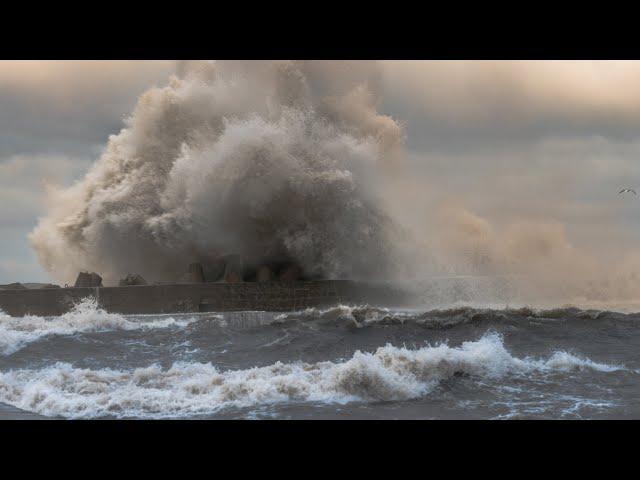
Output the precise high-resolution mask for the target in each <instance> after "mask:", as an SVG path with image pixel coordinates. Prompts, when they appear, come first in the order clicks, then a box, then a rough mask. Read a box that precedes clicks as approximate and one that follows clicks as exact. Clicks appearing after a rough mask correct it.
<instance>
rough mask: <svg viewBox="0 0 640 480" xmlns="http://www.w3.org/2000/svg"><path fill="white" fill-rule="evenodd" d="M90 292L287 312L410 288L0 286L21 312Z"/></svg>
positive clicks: (143, 309) (341, 283)
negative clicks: (29, 287)
mask: <svg viewBox="0 0 640 480" xmlns="http://www.w3.org/2000/svg"><path fill="white" fill-rule="evenodd" d="M87 297H93V298H95V300H96V302H97V304H98V306H99V307H100V308H103V309H104V310H106V311H108V312H114V313H123V314H157V313H189V312H214V311H218V312H225V311H250V310H257V311H274V312H281V311H295V310H301V309H305V308H309V307H323V306H329V305H336V304H340V303H343V304H360V303H368V304H370V305H376V304H379V305H382V304H386V305H400V304H403V303H405V302H406V301H407V298H406V295H405V294H403V293H402V292H400V291H398V290H396V289H393V288H391V287H389V286H385V285H374V284H365V283H361V282H354V281H350V280H318V281H308V282H265V283H257V282H242V283H190V284H171V285H137V286H123V287H95V288H93V287H78V288H76V287H74V288H50V289H49V288H43V289H37V290H0V310H2V311H4V312H5V313H6V314H8V315H11V316H15V317H19V316H24V315H39V316H49V315H62V314H63V313H66V312H68V311H69V310H71V309H72V308H73V306H74V305H75V304H77V303H79V302H80V301H82V300H83V299H85V298H87Z"/></svg>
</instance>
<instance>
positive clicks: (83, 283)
mask: <svg viewBox="0 0 640 480" xmlns="http://www.w3.org/2000/svg"><path fill="white" fill-rule="evenodd" d="M74 286H75V287H76V288H80V287H101V286H102V277H101V276H100V275H98V274H97V273H95V272H80V273H79V274H78V278H76V283H75V285H74Z"/></svg>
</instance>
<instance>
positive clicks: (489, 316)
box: [273, 305, 640, 328]
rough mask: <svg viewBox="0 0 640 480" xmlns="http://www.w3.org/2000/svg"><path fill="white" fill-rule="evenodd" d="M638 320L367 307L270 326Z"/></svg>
mask: <svg viewBox="0 0 640 480" xmlns="http://www.w3.org/2000/svg"><path fill="white" fill-rule="evenodd" d="M523 319H524V320H527V319H528V320H557V321H566V320H584V321H589V320H640V316H639V315H638V314H625V313H619V312H610V311H603V310H581V309H579V308H575V307H562V308H554V309H546V310H545V309H533V308H530V307H522V308H504V309H493V308H474V307H458V308H447V309H436V310H428V311H415V310H405V311H403V310H394V309H389V308H381V307H372V306H369V305H357V306H350V305H337V306H335V307H330V308H327V309H319V308H307V309H305V310H301V311H298V312H290V313H289V312H287V313H282V314H279V315H277V316H276V317H275V318H274V321H273V323H283V324H285V323H288V322H295V321H314V322H323V323H331V322H336V323H345V322H346V323H347V324H352V325H353V326H355V327H358V328H361V327H366V326H372V325H398V324H410V323H411V324H418V325H423V326H425V327H429V328H449V327H455V326H457V325H464V324H469V323H478V322H509V321H510V322H518V321H519V320H523Z"/></svg>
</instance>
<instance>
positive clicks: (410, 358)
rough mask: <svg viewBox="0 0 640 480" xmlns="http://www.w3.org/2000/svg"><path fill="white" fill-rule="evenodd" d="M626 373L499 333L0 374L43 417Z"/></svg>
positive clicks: (181, 412)
mask: <svg viewBox="0 0 640 480" xmlns="http://www.w3.org/2000/svg"><path fill="white" fill-rule="evenodd" d="M624 369H625V368H624V367H623V366H619V365H607V364H602V363H596V362H593V361H591V360H589V359H586V358H580V357H577V356H575V355H572V354H570V353H567V352H556V353H554V354H553V355H551V356H550V357H549V358H548V359H532V358H517V357H514V356H512V355H511V354H510V353H509V352H508V351H507V349H506V348H505V346H504V343H503V340H502V338H501V337H500V336H499V335H498V334H496V333H488V334H485V335H484V336H483V337H481V338H480V339H478V340H477V341H469V342H465V343H463V344H462V345H461V346H460V347H455V348H454V347H450V346H448V345H446V344H441V345H436V346H425V347H423V348H420V349H415V350H411V349H407V348H399V347H395V346H392V345H390V344H387V345H386V346H384V347H380V348H378V349H377V350H376V351H375V352H373V353H366V352H360V351H356V352H355V353H354V354H353V356H352V357H351V358H350V359H348V360H345V361H336V362H332V361H325V362H318V363H301V362H298V363H282V362H277V363H274V364H272V365H269V366H265V367H255V368H250V369H245V370H229V371H221V370H219V369H218V368H216V367H215V366H214V365H212V364H210V363H206V364H205V363H185V362H181V363H174V364H173V365H172V366H171V367H170V368H168V369H163V368H162V367H160V366H159V365H151V366H149V367H146V368H138V369H135V370H131V371H122V370H113V369H100V370H91V369H81V368H76V367H74V366H72V365H70V364H68V363H57V364H55V365H52V366H50V367H47V368H43V369H40V370H29V369H24V370H14V371H8V372H3V373H0V401H2V402H5V403H8V404H11V405H13V406H15V407H18V408H22V409H24V410H29V411H33V412H37V413H39V414H43V415H47V416H62V417H68V418H95V417H117V418H122V417H142V418H163V417H182V416H192V415H206V414H211V413H214V412H217V411H219V410H220V409H223V408H228V407H253V406H260V405H266V404H276V403H285V402H322V403H349V402H377V401H402V400H410V399H415V398H419V397H421V396H424V395H427V394H429V393H430V392H432V391H433V390H434V388H435V387H436V386H437V385H438V384H439V383H440V382H442V381H444V380H447V379H450V378H453V377H455V376H459V375H464V376H474V377H481V378H492V379H499V378H501V377H504V376H506V375H520V374H535V373H538V374H543V375H544V374H549V373H551V374H552V373H558V372H570V371H574V372H575V371H584V370H590V371H599V372H613V371H616V370H624Z"/></svg>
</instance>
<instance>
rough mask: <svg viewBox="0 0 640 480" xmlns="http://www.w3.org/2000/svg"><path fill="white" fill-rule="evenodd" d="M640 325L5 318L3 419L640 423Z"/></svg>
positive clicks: (243, 316)
mask: <svg viewBox="0 0 640 480" xmlns="http://www.w3.org/2000/svg"><path fill="white" fill-rule="evenodd" d="M638 322H640V313H633V311H631V312H626V313H622V312H615V311H607V310H596V309H587V310H581V309H577V308H571V307H563V308H555V309H531V308H504V307H503V308H480V307H470V306H456V307H454V308H446V309H435V310H434V309H417V310H416V309H414V310H402V309H391V308H389V309H385V308H373V307H369V306H345V305H340V306H335V307H333V308H329V309H326V310H318V309H309V310H305V311H301V312H295V313H286V314H281V313H272V312H239V313H224V314H223V313H220V314H214V313H207V314H189V315H151V316H124V315H118V314H113V313H107V312H104V311H102V310H100V309H98V308H97V307H96V305H95V304H93V303H91V302H90V301H87V302H85V303H82V304H80V305H78V306H77V307H76V308H75V310H73V311H72V312H70V313H68V314H66V315H62V316H59V317H47V318H42V317H35V316H30V317H23V318H14V317H10V316H8V315H6V314H3V313H0V419H8V418H11V419H22V418H24V419H33V418H59V419H93V418H98V419H104V418H106V419H111V418H118V419H121V418H124V419H135V418H145V419H156V418H158V419H160V418H162V419H164V418H195V419H236V418H240V419H262V418H268V419H624V418H640V401H639V400H640V333H639V329H638Z"/></svg>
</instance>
